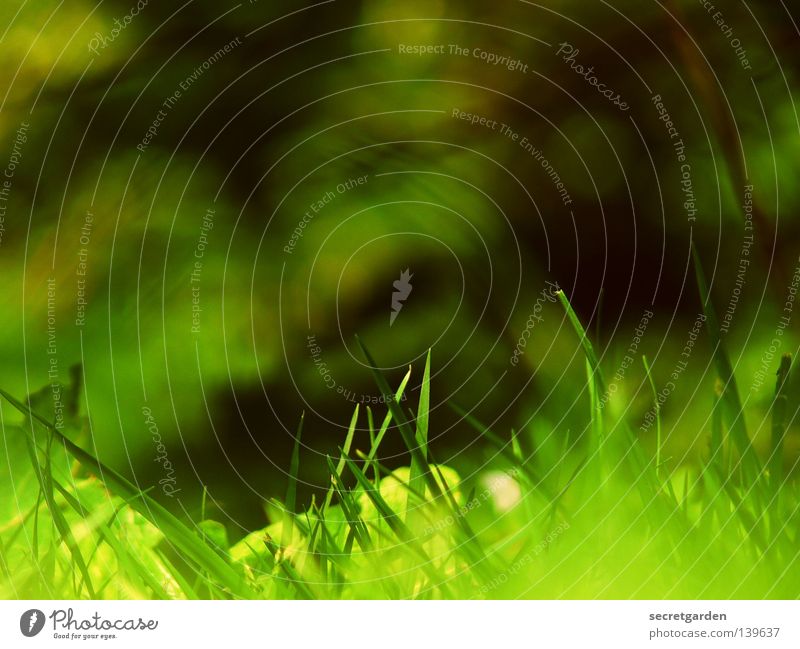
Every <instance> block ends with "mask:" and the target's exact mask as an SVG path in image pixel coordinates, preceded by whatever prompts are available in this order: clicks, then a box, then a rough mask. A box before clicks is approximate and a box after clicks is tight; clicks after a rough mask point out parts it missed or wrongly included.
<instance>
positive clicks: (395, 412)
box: [356, 336, 443, 498]
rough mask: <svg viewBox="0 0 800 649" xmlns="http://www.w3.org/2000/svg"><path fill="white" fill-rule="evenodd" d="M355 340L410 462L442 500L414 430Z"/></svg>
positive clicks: (370, 359)
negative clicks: (421, 471)
mask: <svg viewBox="0 0 800 649" xmlns="http://www.w3.org/2000/svg"><path fill="white" fill-rule="evenodd" d="M356 340H357V341H358V344H359V346H360V347H361V351H362V352H363V354H364V356H365V358H366V359H367V363H368V364H369V367H370V370H372V375H373V377H374V379H375V382H376V383H377V385H378V389H379V390H380V391H381V394H382V395H384V398H385V400H386V402H387V405H388V406H389V410H390V412H391V413H392V417H393V418H394V421H395V423H396V424H397V429H398V431H399V432H400V436H401V437H402V438H403V443H404V444H405V445H406V448H407V449H408V452H409V453H410V454H411V460H412V462H416V463H417V464H418V465H419V466H420V467H422V470H423V473H422V476H423V478H424V480H425V483H426V485H427V486H428V488H429V489H430V491H431V493H432V494H433V495H434V498H442V497H443V494H442V490H441V489H440V487H439V483H438V482H436V480H435V478H434V477H433V474H432V473H431V470H430V466H429V465H428V460H427V459H426V458H425V456H424V455H423V453H422V451H421V449H420V447H419V444H418V443H417V441H416V435H415V433H414V430H413V429H412V428H411V426H410V425H409V423H408V419H406V416H405V414H403V409H402V408H401V407H400V404H399V403H398V402H397V401H396V400H395V398H394V394H393V392H392V390H391V389H390V388H389V384H388V383H387V382H386V378H385V377H384V376H383V373H382V372H381V371H380V369H378V365H377V364H376V363H375V361H374V359H373V358H372V355H371V354H370V353H369V350H368V349H367V348H366V346H365V345H364V343H363V342H362V341H361V338H359V337H358V336H356Z"/></svg>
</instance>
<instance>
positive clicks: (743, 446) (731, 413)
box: [692, 243, 762, 500]
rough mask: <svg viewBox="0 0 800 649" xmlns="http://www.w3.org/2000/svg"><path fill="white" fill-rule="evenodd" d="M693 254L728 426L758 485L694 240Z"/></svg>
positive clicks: (758, 471) (747, 474)
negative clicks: (721, 386)
mask: <svg viewBox="0 0 800 649" xmlns="http://www.w3.org/2000/svg"><path fill="white" fill-rule="evenodd" d="M692 257H693V258H694V268H695V275H696V277H697V289H698V291H699V293H700V301H701V303H702V305H703V313H704V315H705V318H706V321H705V324H706V331H707V332H708V336H709V338H710V339H711V346H712V350H713V355H714V362H715V364H716V366H717V373H718V374H719V378H720V379H721V380H722V383H723V386H724V387H723V401H724V403H725V405H726V412H727V415H728V430H729V431H730V435H731V436H732V438H733V442H734V444H735V446H736V448H737V450H738V452H739V455H740V457H741V462H742V473H743V475H744V478H745V481H746V483H747V484H748V485H755V483H756V482H757V481H758V480H759V477H760V476H761V475H762V468H761V463H760V462H759V460H758V457H757V456H756V454H755V451H754V450H753V446H752V444H751V442H750V437H749V435H748V434H747V427H746V425H745V421H744V411H743V408H742V400H741V397H740V396H739V389H738V387H737V385H736V376H735V374H734V372H733V365H732V364H731V361H730V358H729V357H728V354H727V352H726V350H725V345H724V343H723V341H722V338H721V336H720V329H719V323H718V321H717V315H716V312H715V311H714V306H713V304H712V302H711V296H710V295H709V291H708V284H707V283H706V277H705V273H704V272H703V265H702V263H701V262H700V255H699V254H698V253H697V249H696V248H695V246H694V243H693V244H692ZM753 493H754V495H755V497H756V498H758V499H759V500H760V490H759V489H754V490H753Z"/></svg>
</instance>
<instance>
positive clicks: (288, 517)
mask: <svg viewBox="0 0 800 649" xmlns="http://www.w3.org/2000/svg"><path fill="white" fill-rule="evenodd" d="M305 418H306V413H303V414H302V415H300V423H299V424H298V425H297V434H296V435H295V438H294V448H293V449H292V459H291V461H290V462H289V484H288V485H287V486H286V503H285V509H284V516H283V525H282V526H281V547H282V548H284V549H285V548H288V547H289V545H290V544H291V542H292V533H293V531H294V525H293V520H294V510H295V507H296V506H297V474H298V473H299V471H300V437H301V436H302V434H303V421H304V420H305Z"/></svg>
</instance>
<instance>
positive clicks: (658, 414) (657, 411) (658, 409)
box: [642, 355, 661, 479]
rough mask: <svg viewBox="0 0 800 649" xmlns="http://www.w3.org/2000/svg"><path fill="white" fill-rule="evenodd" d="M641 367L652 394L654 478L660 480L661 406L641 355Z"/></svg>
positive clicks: (654, 384) (645, 358)
mask: <svg viewBox="0 0 800 649" xmlns="http://www.w3.org/2000/svg"><path fill="white" fill-rule="evenodd" d="M642 365H644V373H645V376H646V377H647V382H648V383H649V384H650V390H651V391H652V393H653V409H654V410H655V414H656V477H657V478H659V479H661V404H660V403H659V402H658V390H656V382H655V381H654V380H653V373H652V372H651V371H650V364H649V363H648V362H647V356H645V355H642Z"/></svg>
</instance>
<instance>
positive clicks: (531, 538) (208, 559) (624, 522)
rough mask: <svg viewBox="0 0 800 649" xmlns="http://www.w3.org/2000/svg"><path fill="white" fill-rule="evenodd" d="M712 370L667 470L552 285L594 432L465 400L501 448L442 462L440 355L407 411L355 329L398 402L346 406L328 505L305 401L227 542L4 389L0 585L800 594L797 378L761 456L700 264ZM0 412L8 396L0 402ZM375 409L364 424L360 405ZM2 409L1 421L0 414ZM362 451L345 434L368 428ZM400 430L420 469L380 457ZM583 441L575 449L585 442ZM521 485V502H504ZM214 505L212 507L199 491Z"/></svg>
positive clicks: (204, 590) (304, 592) (463, 594)
mask: <svg viewBox="0 0 800 649" xmlns="http://www.w3.org/2000/svg"><path fill="white" fill-rule="evenodd" d="M697 272H698V285H699V287H700V292H701V297H702V298H703V301H704V304H705V309H706V315H707V322H708V323H709V332H710V335H711V340H712V346H713V353H714V357H715V360H716V367H717V370H718V373H719V381H718V385H717V388H716V390H715V393H714V394H713V395H709V401H708V402H709V413H708V421H709V422H710V426H709V430H708V431H693V432H692V434H693V435H695V436H699V435H702V436H704V437H707V439H708V448H709V453H708V454H707V457H706V458H705V460H704V461H703V462H702V463H701V464H700V465H699V466H696V467H692V466H691V465H687V466H683V467H679V468H678V469H675V470H673V471H670V470H668V467H667V463H666V461H664V460H663V459H662V458H661V445H662V440H661V420H660V412H659V411H658V404H657V401H656V387H655V383H654V379H653V376H652V373H651V368H650V365H649V364H648V363H647V361H646V360H645V359H643V362H644V367H645V379H644V380H645V381H646V382H647V384H648V385H649V387H650V389H651V391H652V397H653V407H654V408H655V409H656V416H657V420H658V439H657V444H656V452H655V453H654V454H652V455H651V454H649V453H648V452H646V451H645V448H644V446H643V444H642V443H641V440H639V439H638V438H637V436H636V433H635V432H634V430H633V429H632V428H631V427H630V426H629V424H628V422H626V421H623V420H619V421H613V420H612V418H611V415H610V413H609V412H608V409H605V408H603V407H602V405H601V403H602V396H603V395H604V394H606V391H607V389H608V387H607V383H606V381H605V379H604V377H603V371H602V368H601V365H600V362H599V360H598V358H597V356H596V354H595V352H594V349H593V347H592V344H591V342H590V341H589V338H588V335H587V333H586V331H585V329H584V328H583V326H582V325H581V323H580V321H579V319H578V317H577V315H576V314H575V312H574V311H573V309H572V307H571V306H570V304H569V301H568V300H567V298H566V296H565V295H564V294H563V293H560V294H559V298H560V301H561V303H562V305H563V307H564V310H565V314H566V321H567V322H568V323H570V324H571V326H572V329H573V330H574V333H575V336H576V337H577V341H578V343H579V344H580V345H581V348H582V350H583V353H584V355H585V358H586V369H587V383H586V386H585V391H584V395H585V407H586V408H587V413H588V415H589V421H590V425H589V427H588V429H587V430H588V433H587V435H588V439H587V440H586V443H585V444H584V445H582V446H580V447H578V446H576V447H574V448H572V449H571V450H570V448H568V443H567V440H561V441H559V447H560V448H561V452H560V453H559V454H557V455H555V456H553V457H555V460H553V457H545V456H544V455H543V454H541V453H539V452H538V451H537V449H532V448H531V449H529V448H526V444H525V439H524V438H523V437H521V436H520V435H518V434H517V433H514V432H513V431H511V433H510V434H509V435H503V434H502V433H501V432H498V431H493V430H490V429H489V428H487V427H486V426H485V425H483V424H482V423H481V422H480V421H478V420H477V419H476V418H475V417H474V416H472V415H471V414H468V413H466V412H465V411H464V410H462V409H460V408H459V407H458V406H455V405H453V407H454V408H455V409H456V410H457V411H458V412H461V413H462V414H463V415H464V417H463V425H465V426H470V427H472V428H474V429H476V430H478V431H479V432H480V433H481V435H483V436H484V437H485V442H486V445H487V446H489V447H494V449H495V451H496V453H495V463H496V470H495V471H494V472H493V474H492V476H493V477H492V480H491V481H489V482H486V481H481V480H476V479H462V477H461V476H459V474H458V472H457V471H456V470H455V469H454V468H452V467H449V466H444V465H442V464H439V463H437V462H436V461H435V458H434V457H433V455H432V452H431V448H430V447H429V445H428V439H429V433H430V431H429V425H430V418H429V409H430V403H431V381H430V372H431V357H430V354H429V355H428V358H427V360H426V364H425V367H424V369H423V374H422V380H421V382H420V386H421V387H420V396H419V401H418V406H417V412H416V415H415V416H414V417H413V420H411V419H409V417H408V415H407V414H406V412H405V411H404V410H403V409H402V408H401V406H400V404H401V402H402V397H403V395H404V391H405V389H406V386H407V384H408V381H409V378H410V373H409V374H407V375H406V376H405V377H404V379H403V381H402V383H401V384H400V386H399V387H398V388H396V389H394V390H392V389H391V388H390V386H389V383H388V381H387V380H386V378H385V377H384V376H383V374H382V373H381V372H380V370H378V369H377V368H378V365H377V363H376V362H375V361H374V360H373V357H372V355H371V354H370V352H369V351H367V349H366V348H365V347H363V345H362V349H363V351H364V355H365V358H366V359H367V362H368V365H369V366H370V368H372V370H371V371H372V373H373V376H374V379H375V381H376V383H377V385H378V387H379V389H380V390H381V393H382V394H384V395H387V396H388V397H390V398H389V399H388V402H389V403H388V409H387V410H388V412H387V413H386V414H385V416H384V418H383V420H382V423H381V425H380V427H379V428H376V426H375V420H374V414H373V412H372V411H371V410H370V409H367V410H366V412H365V413H362V412H360V411H359V409H358V408H356V409H355V411H354V413H353V416H352V419H351V421H350V425H349V428H348V432H347V434H346V436H345V439H344V440H343V443H342V446H341V448H340V449H339V451H338V458H337V459H336V461H334V459H333V458H330V457H328V458H327V460H326V464H327V469H328V472H329V474H330V479H331V482H330V487H329V489H327V490H326V493H325V496H324V498H322V499H321V502H316V501H312V502H310V503H306V505H305V506H302V505H301V504H299V503H298V498H297V494H298V492H297V481H298V472H299V466H300V461H301V454H300V439H301V432H302V418H301V421H300V425H299V426H298V430H297V434H296V440H295V442H296V443H295V447H294V451H293V453H292V457H291V462H290V467H289V479H288V483H287V487H286V495H285V498H284V500H283V502H273V503H272V505H273V506H272V508H271V510H272V511H274V512H276V515H275V516H274V517H273V520H272V521H271V522H270V523H269V524H268V525H267V526H266V527H265V528H264V529H260V530H257V531H254V532H252V533H251V534H249V535H247V536H246V537H245V538H243V539H241V540H238V541H237V542H235V543H232V544H231V543H229V542H228V539H227V534H226V532H225V529H224V527H223V526H222V525H221V524H219V523H218V522H216V521H212V520H201V521H197V522H192V521H188V520H181V519H179V518H177V517H176V516H174V515H173V514H171V513H170V512H169V511H167V510H166V509H165V508H164V507H163V506H161V505H160V504H159V503H158V502H156V501H155V500H154V499H153V498H152V497H151V496H150V495H148V494H147V493H146V492H144V491H142V490H140V489H138V488H137V487H136V486H134V485H133V484H131V483H130V482H129V481H127V480H126V479H125V478H124V477H122V476H121V475H119V474H118V473H116V472H115V471H113V470H112V469H110V468H109V467H107V466H105V465H104V464H103V463H101V462H100V461H99V460H98V459H97V458H96V457H94V456H93V455H92V454H91V453H89V452H87V451H86V450H84V449H83V448H81V447H79V446H77V445H76V444H74V443H73V442H72V441H70V439H69V437H68V436H67V435H65V434H63V433H62V432H61V431H59V430H56V428H55V427H54V426H53V425H52V424H50V423H49V422H48V421H47V420H46V419H45V418H43V417H41V416H39V415H37V414H36V413H34V412H33V411H32V409H31V408H30V407H29V406H28V405H26V404H24V403H22V402H20V401H18V400H16V399H15V398H13V397H12V396H11V395H9V394H7V393H5V392H2V391H0V395H2V396H3V397H4V398H5V399H6V400H7V402H8V403H9V404H11V405H12V406H13V407H14V408H16V409H17V410H19V411H20V412H22V413H23V414H24V415H25V423H24V424H23V425H22V426H18V427H14V426H9V425H5V424H4V425H3V430H4V440H5V449H6V454H7V456H8V457H11V453H12V451H13V449H15V448H26V449H27V458H28V462H29V464H30V466H28V467H26V468H25V469H23V468H19V467H17V468H16V469H15V471H14V476H15V483H14V488H15V489H16V490H17V491H15V498H14V499H9V502H11V500H13V503H11V504H13V505H14V506H13V507H11V506H10V505H9V504H8V503H7V504H6V507H5V508H4V510H3V511H4V515H6V516H7V520H5V521H3V524H2V525H1V526H0V595H2V596H3V597H7V598H23V597H24V598H92V597H99V598H190V599H191V598H226V599H227V598H302V599H317V598H319V599H325V598H417V599H428V598H464V599H471V598H500V597H503V598H506V597H514V598H516V597H528V598H594V597H601V598H631V597H633V598H664V597H666V598H731V597H734V598H795V597H797V596H798V595H800V558H798V552H800V516H798V504H799V503H800V499H799V498H798V486H797V483H796V482H795V481H794V480H793V479H792V477H791V476H790V475H784V474H783V472H782V468H781V467H783V466H784V462H783V459H784V458H783V453H784V448H785V445H784V437H785V435H786V429H787V421H786V417H787V409H788V404H787V399H788V396H787V391H786V389H785V385H786V384H787V382H788V377H789V373H790V371H791V362H790V359H789V358H788V357H787V358H785V359H784V360H783V362H782V365H781V371H780V373H779V376H778V381H777V384H776V398H775V402H774V404H773V410H772V440H771V446H770V457H769V458H766V459H765V461H762V460H761V459H760V458H759V457H758V455H757V453H756V451H755V450H754V448H753V446H752V444H751V442H750V439H749V437H748V433H747V429H746V427H745V424H744V418H743V416H742V415H743V412H742V406H741V400H740V398H739V395H738V391H737V388H736V382H735V377H734V374H733V369H732V366H731V363H730V361H729V359H728V357H727V355H726V353H725V350H724V347H723V346H722V343H721V341H720V340H719V336H718V334H716V333H715V332H714V331H713V329H714V325H713V322H714V320H715V318H714V315H713V312H712V311H711V307H710V301H709V299H708V294H707V290H706V288H705V279H704V277H703V275H702V269H701V268H700V267H699V264H697ZM1 413H2V410H0V414H1ZM364 420H366V421H364ZM0 423H2V422H0ZM360 424H361V425H366V427H367V428H368V430H369V433H370V435H369V439H370V448H369V449H368V450H366V451H363V450H360V449H354V448H353V440H354V433H355V431H356V429H357V428H358V426H359V425H360ZM395 434H397V435H399V436H400V437H401V438H402V439H403V441H404V443H405V445H406V447H407V450H408V456H409V459H410V462H409V466H408V467H406V468H401V469H396V470H394V471H392V470H390V469H388V468H386V467H383V466H381V464H380V461H379V457H380V455H379V447H380V444H381V442H382V441H383V440H384V439H385V437H386V436H387V435H395ZM579 448H580V449H581V450H578V449H579ZM509 498H510V501H509ZM203 512H205V507H203Z"/></svg>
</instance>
